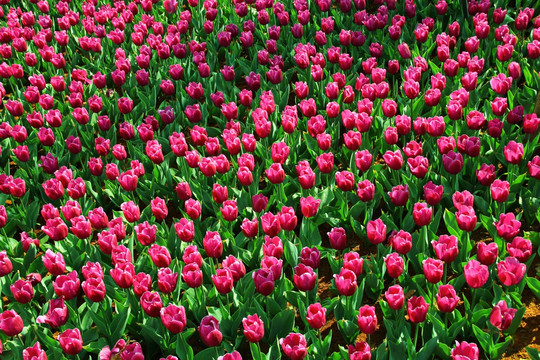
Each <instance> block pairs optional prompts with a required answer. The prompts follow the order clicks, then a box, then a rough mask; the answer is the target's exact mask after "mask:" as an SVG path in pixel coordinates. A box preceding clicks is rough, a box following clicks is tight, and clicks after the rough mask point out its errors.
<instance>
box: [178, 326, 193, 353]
mask: <svg viewBox="0 0 540 360" xmlns="http://www.w3.org/2000/svg"><path fill="white" fill-rule="evenodd" d="M192 334H193V332H192V333H187V332H182V333H180V334H178V335H177V336H178V339H177V340H176V355H178V356H179V358H180V359H184V360H193V348H192V347H191V346H189V345H188V343H187V338H189V337H190V336H191V335H192Z"/></svg>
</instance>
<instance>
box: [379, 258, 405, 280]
mask: <svg viewBox="0 0 540 360" xmlns="http://www.w3.org/2000/svg"><path fill="white" fill-rule="evenodd" d="M384 264H385V265H386V271H387V272H388V275H390V277H392V278H394V279H397V278H399V277H400V276H401V274H402V273H403V266H404V262H403V258H402V257H401V256H399V254H398V253H390V254H389V255H387V256H385V258H384Z"/></svg>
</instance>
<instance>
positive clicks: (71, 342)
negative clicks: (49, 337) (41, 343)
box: [57, 328, 83, 355]
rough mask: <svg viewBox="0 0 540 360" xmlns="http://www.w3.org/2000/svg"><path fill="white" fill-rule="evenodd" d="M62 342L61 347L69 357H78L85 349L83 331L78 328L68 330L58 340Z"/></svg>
mask: <svg viewBox="0 0 540 360" xmlns="http://www.w3.org/2000/svg"><path fill="white" fill-rule="evenodd" d="M57 340H58V342H60V347H61V348H62V350H63V351H64V352H65V353H66V354H68V355H77V354H78V353H80V352H81V350H82V347H83V340H82V336H81V331H80V330H79V329H77V328H75V329H67V330H65V331H64V332H63V333H61V334H60V335H58V338H57Z"/></svg>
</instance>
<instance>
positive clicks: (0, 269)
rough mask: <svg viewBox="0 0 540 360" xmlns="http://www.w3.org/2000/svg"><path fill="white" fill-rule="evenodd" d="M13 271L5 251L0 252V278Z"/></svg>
mask: <svg viewBox="0 0 540 360" xmlns="http://www.w3.org/2000/svg"><path fill="white" fill-rule="evenodd" d="M12 270H13V264H12V262H11V260H10V259H9V258H8V256H7V251H6V250H2V251H0V277H3V276H6V275H7V274H9V273H10V272H11V271H12Z"/></svg>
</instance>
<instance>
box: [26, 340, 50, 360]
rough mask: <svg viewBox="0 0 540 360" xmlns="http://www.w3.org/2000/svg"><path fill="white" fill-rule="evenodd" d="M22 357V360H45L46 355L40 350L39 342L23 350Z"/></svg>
mask: <svg viewBox="0 0 540 360" xmlns="http://www.w3.org/2000/svg"><path fill="white" fill-rule="evenodd" d="M22 356H23V360H47V353H46V352H45V350H42V349H41V344H40V343H39V342H36V343H35V344H34V346H31V347H27V348H26V349H24V350H23V351H22Z"/></svg>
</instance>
